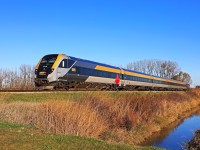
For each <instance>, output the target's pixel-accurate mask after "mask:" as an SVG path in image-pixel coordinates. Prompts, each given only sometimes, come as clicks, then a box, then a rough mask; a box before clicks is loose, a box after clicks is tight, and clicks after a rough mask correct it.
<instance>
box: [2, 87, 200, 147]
mask: <svg viewBox="0 0 200 150" xmlns="http://www.w3.org/2000/svg"><path fill="white" fill-rule="evenodd" d="M199 106H200V90H190V91H186V92H123V91H122V92H78V93H75V92H70V93H67V92H53V93H26V94H23V93H20V94H18V93H0V121H2V122H8V123H17V124H20V125H23V126H28V127H30V128H33V129H37V131H36V132H37V133H39V134H52V135H61V136H62V137H63V136H67V137H68V138H67V139H66V140H68V139H70V137H69V136H73V137H74V136H75V137H80V138H88V139H94V140H99V141H103V142H106V143H111V144H123V145H125V147H126V148H127V147H128V148H130V149H133V148H135V147H136V148H138V149H141V148H143V147H141V146H139V147H138V145H140V144H141V143H143V142H144V141H145V140H146V139H153V137H152V136H154V135H155V133H159V132H160V133H161V135H160V136H158V138H157V139H156V137H155V138H154V139H155V141H153V142H152V143H150V144H147V145H148V147H147V149H156V148H154V147H149V146H152V145H154V146H156V147H162V145H159V144H160V143H165V141H167V137H171V133H174V134H175V137H172V138H170V140H172V141H174V139H182V136H185V135H180V136H179V133H182V132H183V133H186V130H184V129H188V130H190V131H191V130H192V131H191V135H192V133H194V132H195V130H196V128H199V126H195V127H193V126H192V125H200V123H199V115H198V113H196V112H193V113H191V111H192V110H194V109H197V108H198V107H199ZM186 112H188V113H189V114H188V115H186V114H187V113H186ZM192 114H193V115H192ZM190 115H192V116H190ZM185 118H188V120H187V119H185ZM184 119H185V120H184ZM177 121H178V122H177ZM188 121H189V122H190V123H188ZM174 124H175V125H174ZM182 125H183V127H182ZM169 126H171V128H170V129H168V128H167V127H169ZM179 127H180V129H179ZM189 127H191V128H189ZM179 130H180V131H179ZM193 130H194V131H193ZM175 131H179V133H175ZM2 132H5V133H2V135H3V137H1V135H0V138H3V139H5V140H8V141H9V139H10V138H11V137H5V135H7V134H6V132H9V131H8V130H6V129H5V130H2ZM28 132H29V130H27V131H26V133H28ZM165 132H166V133H165ZM176 134H178V135H176ZM8 135H9V134H8ZM186 136H187V135H186ZM162 137H163V138H162ZM41 138H43V137H41ZM59 138H60V137H59ZM190 138H191V137H190V136H187V137H185V139H188V140H190ZM72 139H74V138H72ZM158 139H159V140H158ZM162 139H164V140H163V141H160V140H162ZM165 139H166V140H165ZM183 139H184V138H183ZM10 141H13V140H10ZM82 141H84V140H82ZM89 141H90V140H88V141H87V143H88V142H89ZM15 142H19V140H18V141H15ZM54 142H56V141H54ZM149 142H150V141H149ZM177 142H178V143H179V141H177ZM181 142H184V141H183V140H182V141H180V144H181ZM78 143H79V141H77V140H74V144H78ZM100 143H101V142H100ZM106 143H104V144H106ZM10 144H11V145H12V143H10ZM56 144H58V143H56ZM167 144H168V143H167ZM83 145H84V144H83ZM123 145H122V147H123ZM36 146H37V144H36ZM125 147H124V149H125ZM36 148H37V147H36ZM144 148H145V147H144Z"/></svg>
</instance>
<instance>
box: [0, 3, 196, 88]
mask: <svg viewBox="0 0 200 150" xmlns="http://www.w3.org/2000/svg"><path fill="white" fill-rule="evenodd" d="M0 52H1V53H0V54H1V59H0V68H13V69H14V68H17V67H19V66H20V65H21V64H30V65H35V64H37V62H38V60H39V59H40V58H41V57H42V56H43V55H46V54H51V53H64V54H68V55H71V56H75V57H80V58H85V59H89V60H94V61H97V62H103V63H108V64H111V65H118V66H119V65H122V66H126V65H127V64H128V63H129V62H133V61H137V60H143V59H162V60H172V61H176V62H177V63H178V64H179V66H180V67H181V69H182V70H183V71H185V72H188V73H189V74H191V76H192V78H193V83H194V84H195V85H196V84H200V67H199V64H200V63H199V61H200V1H199V0H54V1H53V0H0Z"/></svg>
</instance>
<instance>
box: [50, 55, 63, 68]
mask: <svg viewBox="0 0 200 150" xmlns="http://www.w3.org/2000/svg"><path fill="white" fill-rule="evenodd" d="M63 56H65V55H64V54H59V55H58V57H57V59H56V61H55V63H54V64H53V66H52V67H51V69H55V68H56V67H57V66H58V63H59V62H60V60H61V59H62V58H63Z"/></svg>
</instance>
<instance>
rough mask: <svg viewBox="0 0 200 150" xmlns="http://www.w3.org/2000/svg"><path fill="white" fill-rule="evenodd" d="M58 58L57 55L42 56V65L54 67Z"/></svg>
mask: <svg viewBox="0 0 200 150" xmlns="http://www.w3.org/2000/svg"><path fill="white" fill-rule="evenodd" d="M56 59H57V55H48V56H45V57H44V58H42V61H41V63H40V67H52V66H53V64H54V62H55V61H56Z"/></svg>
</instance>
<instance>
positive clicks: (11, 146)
mask: <svg viewBox="0 0 200 150" xmlns="http://www.w3.org/2000/svg"><path fill="white" fill-rule="evenodd" d="M0 149H2V150H15V149H16V150H18V149H21V150H31V149H33V150H37V149H38V150H39V149H42V150H51V149H53V150H56V149H58V150H62V149H63V150H67V149H70V150H71V149H80V150H84V149H85V150H88V149H102V150H103V149H105V150H107V149H109V150H125V149H126V150H137V149H138V150H157V148H153V147H146V148H140V147H133V146H128V145H122V144H115V145H114V144H108V143H106V142H104V141H99V140H95V139H89V138H83V137H77V136H64V135H57V134H48V133H42V132H41V131H40V130H37V129H34V128H31V127H28V126H24V125H19V124H12V123H8V122H0Z"/></svg>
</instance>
